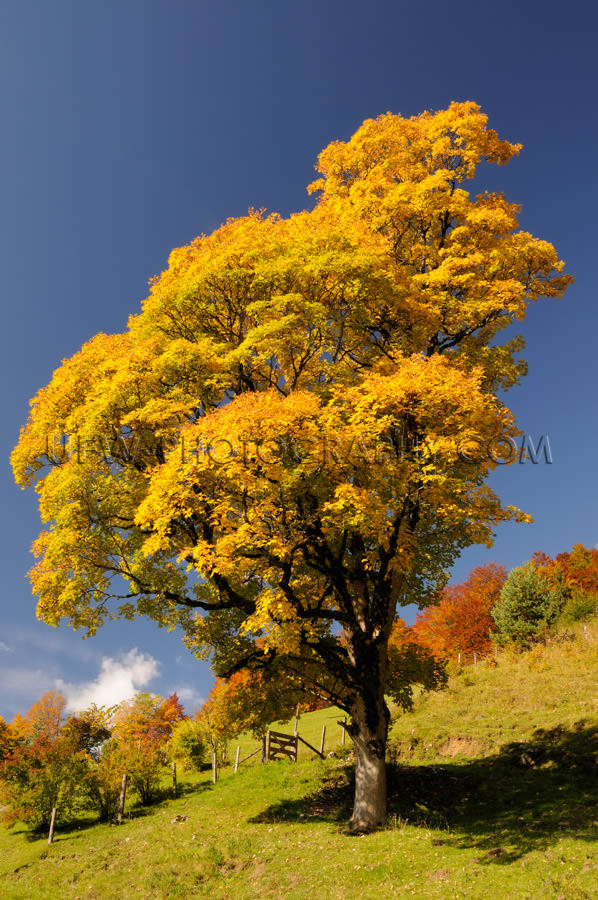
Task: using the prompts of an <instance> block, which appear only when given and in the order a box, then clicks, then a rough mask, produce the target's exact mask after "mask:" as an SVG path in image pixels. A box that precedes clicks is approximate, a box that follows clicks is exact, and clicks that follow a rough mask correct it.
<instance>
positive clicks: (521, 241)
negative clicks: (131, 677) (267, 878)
mask: <svg viewBox="0 0 598 900" xmlns="http://www.w3.org/2000/svg"><path fill="white" fill-rule="evenodd" d="M519 149H520V148H519V146H518V145H514V144H510V143H508V142H507V141H502V140H500V139H499V138H498V136H497V135H496V133H495V132H494V131H493V130H491V129H489V128H488V127H487V117H486V116H485V115H484V114H483V113H482V112H481V111H480V109H479V107H478V106H477V105H476V104H475V103H453V104H451V106H450V107H449V108H448V109H446V110H442V111H440V112H436V113H429V112H425V113H423V114H422V115H419V116H415V117H413V118H402V117H401V116H400V115H391V114H390V113H388V114H386V115H382V116H380V117H379V118H377V119H372V120H367V121H366V122H364V124H363V125H362V126H361V128H359V129H358V131H357V132H356V134H355V135H354V136H353V137H352V138H351V139H350V140H349V141H347V142H334V143H332V144H330V146H328V147H327V148H326V149H325V150H324V151H323V152H322V154H321V155H320V158H319V162H318V171H319V176H320V177H319V178H318V180H317V181H315V182H314V184H313V185H311V188H310V190H311V191H312V193H315V194H316V195H317V199H316V202H315V204H314V207H313V209H312V210H311V211H309V212H302V213H299V214H297V215H293V216H291V217H290V218H289V219H286V220H285V219H281V218H280V217H278V216H276V215H269V216H265V215H261V214H258V213H255V212H251V213H250V214H249V215H248V216H246V217H244V218H240V219H236V220H229V221H228V222H227V223H226V224H225V225H223V226H222V227H221V228H219V229H218V230H217V231H215V232H214V233H213V234H211V235H202V236H201V237H199V238H197V239H196V240H194V241H193V242H192V243H191V244H189V245H188V246H186V247H182V248H180V249H177V250H174V251H173V252H172V254H171V256H170V260H169V264H168V268H167V270H166V271H165V272H163V273H162V274H161V275H160V276H159V277H158V278H156V279H154V281H153V282H152V285H151V293H150V296H149V297H148V299H147V300H146V301H145V303H144V304H143V308H142V311H141V313H140V314H139V315H136V316H133V317H132V318H131V319H130V321H129V325H128V329H127V331H125V332H124V333H123V334H118V335H112V336H108V335H104V334H99V335H97V336H96V337H95V338H93V339H92V340H91V341H90V342H89V343H88V344H86V345H85V346H84V347H83V348H82V350H81V351H80V352H79V353H77V354H76V355H75V356H73V357H72V358H71V359H69V360H66V361H65V362H63V364H62V365H61V366H60V367H59V368H58V369H57V370H56V372H55V373H54V376H53V378H52V380H51V382H50V383H49V385H48V386H47V387H46V388H44V389H42V390H41V391H40V392H39V393H38V395H37V396H36V397H35V398H34V400H33V403H32V410H31V415H30V419H29V422H28V424H27V425H26V427H25V428H24V429H23V431H22V434H21V438H20V441H19V444H18V446H17V448H16V449H15V451H14V453H13V464H14V470H15V474H16V478H17V480H18V482H19V483H20V484H21V485H24V486H25V485H28V484H31V483H33V482H36V483H37V489H38V490H39V493H40V503H41V515H42V518H43V520H44V522H45V523H46V528H45V530H44V531H43V533H42V534H41V535H40V537H39V538H38V540H37V542H36V544H35V548H34V549H35V553H36V555H37V557H38V562H37V564H36V565H35V567H34V569H33V571H32V584H33V589H34V591H35V592H36V593H37V594H38V596H39V605H38V614H39V615H40V616H41V617H42V618H43V619H44V620H45V621H46V622H48V623H50V624H54V623H57V622H58V621H60V620H61V619H63V618H65V619H67V620H69V621H70V622H71V623H72V625H73V626H74V627H75V628H79V627H83V628H86V629H88V630H89V631H90V632H92V633H93V632H94V631H95V630H96V629H97V628H98V627H100V626H101V624H102V622H104V621H105V620H106V619H107V618H114V617H118V616H126V617H129V618H132V617H133V616H135V615H138V614H142V615H148V616H150V617H152V618H154V619H155V620H157V621H158V622H160V623H161V624H164V625H166V626H168V627H176V626H181V627H182V628H183V629H184V630H185V633H186V638H187V641H188V643H189V646H190V647H191V648H192V649H194V650H195V652H197V653H198V654H201V653H206V654H207V653H210V652H213V654H214V664H215V667H216V670H217V672H218V673H219V674H226V673H227V672H228V673H230V672H232V671H234V670H235V669H238V668H240V667H242V666H247V665H252V664H256V665H257V664H262V665H266V664H268V662H269V661H272V660H275V659H278V660H279V661H280V660H284V661H285V664H287V665H289V666H291V667H294V668H295V669H296V670H298V671H301V672H302V673H303V675H304V676H305V677H313V679H314V680H316V681H319V682H321V681H322V680H323V681H325V682H326V684H325V685H324V687H325V688H326V689H327V691H328V694H329V696H330V698H331V699H332V700H334V701H335V702H336V703H338V704H339V705H340V706H341V707H343V708H344V709H345V710H347V712H348V713H349V714H350V716H351V726H350V727H351V733H352V736H353V739H354V742H355V749H356V792H355V804H354V811H353V819H352V823H353V828H354V829H355V830H368V829H371V828H373V827H375V826H377V825H378V824H379V823H380V822H383V821H384V820H385V810H386V782H385V762H384V757H385V747H386V737H387V728H388V718H389V717H388V710H387V707H386V703H385V699H384V691H385V686H386V681H387V666H388V653H387V645H388V640H389V635H390V632H391V628H392V625H393V621H394V619H395V612H396V608H397V605H402V604H405V603H408V602H411V601H415V602H418V603H419V604H420V605H421V606H425V605H427V603H428V600H429V597H430V596H431V594H432V592H433V591H434V590H436V589H437V586H438V584H439V583H442V581H443V579H445V577H446V573H447V571H448V569H449V567H450V565H451V563H452V561H453V560H454V558H455V557H456V555H458V553H459V552H460V551H461V549H462V548H463V547H465V546H467V545H470V544H472V543H478V542H484V543H490V542H491V540H492V536H493V533H494V529H495V526H496V525H497V524H498V523H499V522H501V521H503V520H505V519H513V518H516V519H517V518H521V517H522V516H521V514H520V513H519V512H518V511H517V510H514V509H512V508H509V507H507V508H504V507H503V506H502V505H501V503H500V500H499V498H498V497H497V496H496V495H495V494H494V493H493V492H492V491H491V490H490V489H489V488H488V487H487V486H486V485H485V483H484V480H485V477H486V475H487V474H488V473H489V471H490V470H491V469H492V468H493V466H494V465H495V461H494V459H493V455H494V456H496V454H493V453H487V452H486V449H487V448H488V447H490V446H491V445H492V442H493V441H496V440H497V439H499V438H501V437H502V438H507V439H510V438H512V437H513V436H514V435H516V433H517V432H516V425H515V423H514V420H513V417H512V415H511V413H510V412H509V410H508V409H507V408H506V407H505V406H504V405H503V403H502V402H501V401H500V400H499V399H498V397H497V391H498V390H499V389H501V390H504V389H506V388H509V387H511V386H512V385H514V384H516V383H517V382H518V381H519V379H520V377H521V375H522V374H524V372H525V364H524V363H523V362H522V361H521V360H520V359H519V358H518V353H519V351H520V350H521V348H522V341H521V339H518V338H510V339H509V340H506V341H502V342H501V340H500V335H501V331H502V330H503V329H504V328H505V327H506V326H508V325H511V324H512V323H513V322H515V321H519V320H521V319H523V317H524V315H525V311H526V307H527V304H528V303H529V301H531V300H536V299H537V298H539V297H543V296H544V297H557V296H559V295H561V294H562V292H563V290H564V289H565V287H566V286H567V284H568V282H569V280H570V279H569V276H566V275H564V274H562V271H563V263H562V262H561V261H559V258H558V256H557V254H556V252H555V250H554V248H553V247H552V245H551V244H549V243H547V242H545V241H543V240H538V239H536V238H534V237H532V236H531V235H530V234H528V233H526V232H524V231H520V230H518V223H517V214H518V208H517V207H516V206H515V205H514V204H512V203H509V202H508V201H507V200H506V199H505V198H504V196H503V195H501V194H498V193H482V194H478V195H476V196H470V194H469V193H468V191H467V190H466V188H465V185H466V184H467V182H468V181H471V180H472V179H473V178H474V176H475V175H476V170H477V168H478V165H479V164H480V163H481V162H483V161H486V162H489V163H498V164H505V163H508V162H509V160H510V159H511V158H512V157H513V156H514V155H516V154H517V153H518V152H519ZM341 628H342V631H343V635H344V640H343V641H342V642H341V641H340V640H339V639H338V633H339V629H341ZM258 637H260V638H262V648H261V649H260V650H256V643H255V641H256V638H258ZM322 672H324V673H325V675H324V676H322Z"/></svg>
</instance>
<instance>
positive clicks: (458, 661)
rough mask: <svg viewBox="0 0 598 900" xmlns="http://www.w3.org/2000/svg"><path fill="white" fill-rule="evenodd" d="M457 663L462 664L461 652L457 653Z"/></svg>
mask: <svg viewBox="0 0 598 900" xmlns="http://www.w3.org/2000/svg"><path fill="white" fill-rule="evenodd" d="M457 665H458V666H461V653H460V652H459V653H457Z"/></svg>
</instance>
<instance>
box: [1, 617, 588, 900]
mask: <svg viewBox="0 0 598 900" xmlns="http://www.w3.org/2000/svg"><path fill="white" fill-rule="evenodd" d="M597 683H598V628H597V627H596V626H595V625H594V626H593V627H591V628H589V630H588V635H587V638H586V637H585V636H584V635H583V633H581V632H580V633H578V634H577V635H576V636H574V637H573V639H571V640H568V639H563V640H561V641H560V642H559V643H555V644H552V645H550V646H548V647H546V648H542V649H541V650H536V651H533V652H532V653H531V654H525V655H522V656H508V655H502V656H500V657H499V659H498V662H497V665H496V666H492V665H490V666H487V665H486V664H483V665H480V666H478V667H477V668H475V669H474V668H473V667H469V668H467V669H466V670H464V671H462V672H460V673H455V674H454V675H453V677H452V678H451V681H450V684H449V687H448V689H447V690H446V691H444V692H442V693H440V694H436V695H432V696H428V697H425V696H424V697H420V698H419V699H418V700H417V702H416V708H415V710H414V712H413V713H409V714H407V715H397V716H396V720H395V722H394V724H393V728H392V734H391V739H392V740H391V744H392V756H393V758H394V759H396V760H397V761H398V763H397V764H396V765H392V766H391V767H390V784H389V792H390V815H389V827H388V829H387V830H385V831H381V832H379V833H377V834H374V835H366V836H363V837H358V838H356V837H352V836H350V835H349V834H348V833H347V831H346V821H347V816H348V815H349V811H350V803H351V765H350V759H346V758H340V757H338V758H331V759H327V760H325V761H324V762H322V761H320V760H317V759H310V758H309V757H310V753H309V752H308V751H307V748H304V750H305V753H303V752H302V753H301V754H300V761H299V763H298V764H296V765H295V764H293V763H288V762H280V763H270V764H268V765H267V766H262V765H259V764H257V765H253V766H251V765H247V766H244V767H242V769H241V771H240V772H239V773H238V774H237V775H233V773H232V770H231V769H230V768H229V769H225V770H223V772H222V777H221V779H220V780H219V782H218V784H216V785H212V784H211V781H210V775H209V773H205V774H202V775H201V776H197V777H195V778H194V779H189V780H187V783H186V785H185V790H184V793H183V795H182V796H181V797H180V798H179V799H177V800H175V801H173V800H171V801H167V802H165V803H163V804H162V805H161V806H158V807H155V808H152V809H151V810H132V811H131V817H130V818H129V819H128V820H127V821H126V823H125V824H124V825H122V826H121V827H110V826H98V825H94V824H93V823H92V822H91V821H81V822H79V823H77V825H76V826H75V827H73V828H72V830H70V831H60V832H59V833H58V834H57V838H56V840H55V843H54V844H53V845H52V846H48V844H47V843H46V841H45V839H44V838H35V837H32V836H31V835H29V834H28V833H27V832H25V831H24V830H20V829H19V828H17V829H15V830H13V831H11V832H9V831H7V830H6V829H4V828H0V883H1V884H2V889H1V894H2V897H3V898H32V900H37V898H46V897H53V896H56V897H60V898H100V897H101V898H103V900H105V898H110V900H112V898H121V897H122V898H125V897H126V898H131V900H135V898H152V900H154V898H177V897H181V898H183V897H185V898H187V897H189V896H194V897H213V898H227V900H236V898H248V900H249V898H255V897H258V896H259V897H267V898H278V897H285V898H286V897H288V898H297V900H299V898H312V897H314V896H317V897H318V900H320V898H321V900H336V898H343V900H345V898H353V897H359V898H380V897H382V896H388V897H397V898H398V897H404V896H405V895H407V896H415V897H439V898H444V897H447V896H451V897H456V898H484V900H487V898H503V897H504V898H529V900H535V898H538V900H539V898H546V897H549V898H551V897H554V898H563V900H575V898H593V897H597V896H598V890H597V889H596V887H595V885H596V884H597V883H598V853H597V851H596V838H597V837H598V804H597V801H598V787H597V784H596V762H597V759H598V714H597V713H598V710H597V704H598V696H597V690H596V685H597ZM338 718H339V714H338V712H336V711H334V710H322V711H320V712H317V713H312V714H310V715H308V716H304V717H302V719H301V721H300V724H299V731H300V733H301V734H303V736H305V738H306V739H307V740H309V742H310V743H313V744H314V745H315V746H317V747H318V746H319V741H320V735H321V727H322V724H324V723H326V725H327V743H326V749H327V750H329V749H332V747H333V745H335V744H336V746H337V751H338V752H339V754H340V747H339V743H340V733H341V732H340V728H339V726H338V725H336V722H337V720H338ZM286 728H287V730H292V723H291V724H290V726H286ZM282 730H284V728H283V729H282ZM255 747H257V742H256V741H255V740H253V739H251V738H248V739H247V740H246V741H245V740H244V741H243V742H242V748H243V749H242V753H244V752H245V750H246V751H247V752H251V750H252V749H254V748H255ZM350 752H351V751H350V747H349V745H347V747H346V748H345V755H347V754H350ZM231 755H232V758H233V759H234V747H233V748H232V754H231ZM341 755H342V754H341ZM176 816H179V817H185V818H182V819H181V820H180V821H173V819H175V817H176Z"/></svg>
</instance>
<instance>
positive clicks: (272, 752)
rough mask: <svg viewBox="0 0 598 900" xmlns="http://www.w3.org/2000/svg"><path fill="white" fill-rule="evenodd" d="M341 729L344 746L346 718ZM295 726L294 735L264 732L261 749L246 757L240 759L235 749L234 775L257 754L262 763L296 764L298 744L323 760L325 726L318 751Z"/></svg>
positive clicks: (281, 732)
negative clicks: (272, 761)
mask: <svg viewBox="0 0 598 900" xmlns="http://www.w3.org/2000/svg"><path fill="white" fill-rule="evenodd" d="M338 724H339V725H340V726H341V729H342V737H341V744H342V745H343V746H344V743H345V735H346V731H347V717H346V716H345V717H344V718H343V719H342V720H341V721H340V722H339V723H338ZM296 728H297V726H296V725H295V733H294V734H286V733H285V732H283V731H272V730H271V729H270V730H269V731H267V732H266V734H265V735H264V738H263V740H262V745H261V747H258V748H257V749H256V750H254V751H253V752H252V753H249V754H248V755H247V756H244V757H243V758H242V759H241V758H240V755H241V748H240V747H237V752H236V755H235V768H234V771H235V773H236V772H238V770H239V766H240V765H242V764H243V763H244V762H247V760H249V759H251V758H252V757H254V756H257V754H258V753H260V752H261V754H262V763H266V762H269V761H270V760H277V759H290V760H291V762H297V758H298V755H299V744H300V743H301V744H304V745H305V746H306V747H307V748H308V749H309V750H311V751H312V753H315V754H316V756H319V757H320V759H324V748H325V744H326V725H323V726H322V737H321V739H320V749H319V750H318V748H317V747H314V746H313V744H310V743H309V741H306V740H305V738H302V737H301V735H300V734H298V732H297V730H296Z"/></svg>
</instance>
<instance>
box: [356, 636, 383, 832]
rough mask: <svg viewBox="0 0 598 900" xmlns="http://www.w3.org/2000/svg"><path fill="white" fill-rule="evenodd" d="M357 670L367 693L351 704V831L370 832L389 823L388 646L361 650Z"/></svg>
mask: <svg viewBox="0 0 598 900" xmlns="http://www.w3.org/2000/svg"><path fill="white" fill-rule="evenodd" d="M360 650H361V652H359V654H358V656H359V661H357V660H356V662H357V668H358V670H360V671H361V673H362V676H363V677H362V679H361V684H362V685H364V689H363V690H361V691H360V692H359V693H356V694H355V695H354V697H353V701H352V704H351V718H352V722H351V726H350V729H349V732H350V734H351V736H352V738H353V741H354V744H355V798H354V805H353V815H352V818H351V830H352V831H353V832H359V833H363V832H369V831H373V830H375V829H376V828H379V827H380V826H381V825H384V824H385V823H386V741H387V737H388V723H389V719H390V714H389V710H388V707H387V705H386V701H385V699H384V684H385V678H384V675H385V671H386V666H387V646H386V641H384V642H383V643H374V644H373V645H372V644H369V642H368V645H367V646H366V647H362V648H360Z"/></svg>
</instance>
